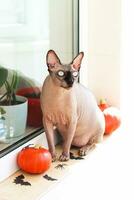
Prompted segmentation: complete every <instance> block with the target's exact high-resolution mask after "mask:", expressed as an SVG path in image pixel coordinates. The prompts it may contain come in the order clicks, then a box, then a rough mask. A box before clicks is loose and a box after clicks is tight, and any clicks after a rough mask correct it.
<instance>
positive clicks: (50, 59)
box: [46, 50, 61, 70]
mask: <svg viewBox="0 0 134 200" xmlns="http://www.w3.org/2000/svg"><path fill="white" fill-rule="evenodd" d="M46 63H47V66H48V68H49V69H50V70H52V69H54V68H55V64H57V63H59V64H61V62H60V59H59V58H58V56H57V55H56V53H55V51H53V50H49V51H48V52H47V56H46Z"/></svg>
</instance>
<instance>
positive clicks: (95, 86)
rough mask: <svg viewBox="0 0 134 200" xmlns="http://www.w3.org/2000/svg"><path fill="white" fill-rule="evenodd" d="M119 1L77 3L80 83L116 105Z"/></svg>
mask: <svg viewBox="0 0 134 200" xmlns="http://www.w3.org/2000/svg"><path fill="white" fill-rule="evenodd" d="M120 38H121V0H84V1H82V0H81V1H80V50H81V51H84V52H85V58H84V60H83V65H82V70H81V82H82V83H83V84H84V85H87V86H88V87H89V88H90V89H91V90H92V91H93V93H94V94H95V96H96V98H97V99H98V100H99V99H100V98H107V99H108V101H109V103H111V104H112V105H118V106H119V105H120Z"/></svg>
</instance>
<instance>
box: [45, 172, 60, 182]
mask: <svg viewBox="0 0 134 200" xmlns="http://www.w3.org/2000/svg"><path fill="white" fill-rule="evenodd" d="M43 178H45V179H46V180H48V181H57V179H55V178H52V177H50V176H48V175H47V174H46V175H45V176H43Z"/></svg>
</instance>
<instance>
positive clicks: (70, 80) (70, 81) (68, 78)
mask: <svg viewBox="0 0 134 200" xmlns="http://www.w3.org/2000/svg"><path fill="white" fill-rule="evenodd" d="M64 80H65V81H66V83H67V85H68V86H69V87H72V85H73V83H74V78H73V77H72V75H71V72H67V74H66V77H65V79H64Z"/></svg>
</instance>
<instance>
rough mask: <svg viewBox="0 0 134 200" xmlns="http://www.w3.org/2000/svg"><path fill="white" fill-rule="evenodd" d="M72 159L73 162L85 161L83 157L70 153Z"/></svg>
mask: <svg viewBox="0 0 134 200" xmlns="http://www.w3.org/2000/svg"><path fill="white" fill-rule="evenodd" d="M70 159H72V160H83V159H84V158H83V157H80V156H74V154H73V153H72V152H70Z"/></svg>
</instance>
